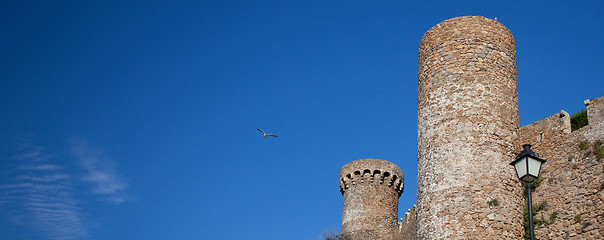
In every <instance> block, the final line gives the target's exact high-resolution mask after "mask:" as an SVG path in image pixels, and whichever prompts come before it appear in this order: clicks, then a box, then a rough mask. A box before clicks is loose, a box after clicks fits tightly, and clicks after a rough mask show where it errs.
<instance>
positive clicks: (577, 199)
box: [517, 97, 604, 239]
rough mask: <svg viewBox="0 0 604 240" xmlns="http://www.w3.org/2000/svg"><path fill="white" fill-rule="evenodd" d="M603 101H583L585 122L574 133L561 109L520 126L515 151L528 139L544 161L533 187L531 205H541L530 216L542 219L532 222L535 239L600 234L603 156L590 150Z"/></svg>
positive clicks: (599, 136) (603, 231)
mask: <svg viewBox="0 0 604 240" xmlns="http://www.w3.org/2000/svg"><path fill="white" fill-rule="evenodd" d="M603 100H604V97H600V98H598V99H594V100H591V101H586V103H588V102H589V105H588V106H587V110H588V119H589V125H587V126H585V127H583V128H581V129H578V130H575V131H573V132H569V131H566V129H567V124H566V122H567V121H570V119H568V118H567V117H568V114H567V113H566V112H564V111H562V112H561V113H562V114H560V113H558V114H555V115H553V116H550V117H548V118H545V119H543V120H540V121H537V122H535V123H533V124H530V125H527V126H524V127H522V128H521V129H520V138H519V141H518V142H517V149H518V150H517V152H520V149H521V147H520V145H522V144H525V143H528V144H532V145H533V147H532V150H533V151H535V152H537V153H539V154H540V155H541V158H543V159H545V160H547V162H546V163H545V164H544V165H543V167H542V171H541V177H542V178H543V180H542V181H541V182H540V184H539V186H538V187H537V188H536V189H535V191H534V192H533V205H538V204H544V206H545V207H544V209H543V210H541V211H539V212H537V214H536V216H535V219H536V220H535V222H538V223H543V224H542V225H539V226H538V225H536V226H535V236H536V238H537V239H603V238H604V190H603V189H602V188H603V187H604V186H603V185H602V184H603V183H604V174H603V170H604V164H603V163H604V159H600V160H598V159H597V157H596V155H595V153H594V150H595V146H594V144H595V143H596V142H598V141H600V142H604V132H603V129H602V123H604V114H602V113H603V112H604V111H603V109H604V104H602V103H603V102H604V101H603ZM542 136H543V137H542ZM582 142H584V143H583V144H584V146H583V149H582V148H581V143H582ZM517 188H518V189H521V188H522V187H521V186H520V183H518V186H517ZM524 201H526V200H524ZM525 206H526V203H525Z"/></svg>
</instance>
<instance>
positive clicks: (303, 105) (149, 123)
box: [0, 1, 604, 240]
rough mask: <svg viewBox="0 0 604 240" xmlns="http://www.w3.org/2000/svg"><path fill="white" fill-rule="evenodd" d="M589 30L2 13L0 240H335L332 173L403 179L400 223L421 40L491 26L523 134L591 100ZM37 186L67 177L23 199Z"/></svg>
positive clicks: (328, 18)
mask: <svg viewBox="0 0 604 240" xmlns="http://www.w3.org/2000/svg"><path fill="white" fill-rule="evenodd" d="M602 10H604V4H603V3H602V2H601V1H575V2H571V1H442V2H441V1H415V2H407V1H373V2H370V1H299V2H294V1H182V2H169V1H166V2H160V1H127V2H125V1H10V2H9V1H5V2H3V3H0V22H1V23H2V24H0V45H1V46H2V47H1V51H2V54H0V64H1V65H2V67H1V68H0V76H2V80H1V81H0V101H1V102H2V104H1V105H0V118H1V119H2V121H0V132H1V133H2V134H1V137H0V153H1V154H2V155H0V156H2V158H3V159H2V161H0V169H3V170H1V171H0V232H2V235H3V236H2V238H6V239H93V240H102V239H116V240H117V239H149V240H153V239H158V240H159V239H183V240H186V239H263V240H266V239H300V240H302V239H318V237H319V236H320V235H321V233H322V232H324V231H331V230H339V228H340V221H341V211H342V196H341V194H340V192H339V189H338V188H339V185H338V174H339V170H340V167H342V166H343V165H344V164H346V163H347V162H350V161H353V160H356V159H360V158H378V159H384V160H388V161H392V162H394V163H396V164H397V165H398V166H400V167H401V169H402V170H403V172H404V173H405V183H406V184H405V192H404V193H403V195H402V197H401V199H400V201H401V203H400V207H399V212H400V213H399V215H401V216H402V215H403V214H404V213H405V211H406V210H407V209H408V208H410V207H411V206H413V204H414V203H415V192H416V188H415V182H416V168H417V163H416V161H417V159H416V135H417V134H416V133H417V129H416V128H417V124H416V122H417V48H418V46H419V42H420V40H421V37H422V36H423V34H424V33H425V32H426V31H427V30H428V29H430V28H431V27H433V26H434V25H436V24H438V23H439V22H441V21H443V20H446V19H448V18H452V17H457V16H464V15H481V16H485V17H488V18H495V17H497V18H498V20H499V21H500V22H501V23H503V24H504V25H506V26H507V27H508V28H509V29H510V30H511V31H512V33H513V34H514V37H515V40H516V49H517V66H518V87H519V95H520V96H519V101H520V122H521V125H526V124H529V123H531V122H534V121H537V120H539V119H542V118H545V117H548V116H550V115H553V114H555V113H557V112H559V111H560V110H561V109H564V110H566V111H568V112H570V113H574V112H578V111H579V110H581V109H582V108H583V107H584V105H583V100H585V99H592V98H596V97H600V96H603V95H604V80H603V78H602V74H601V72H602V56H604V48H603V45H602V43H603V42H604V31H603V30H604V26H603V23H604V21H603V20H602V19H603V18H602V17H603V14H602ZM256 128H261V129H264V130H265V131H266V132H268V133H274V134H276V135H278V136H279V137H278V138H271V139H267V140H265V139H263V138H262V135H261V133H259V132H258V131H256ZM31 153H38V154H41V156H45V157H44V158H36V157H32V154H31ZM28 166H29V168H28ZM31 166H35V167H36V168H35V169H37V170H32V169H34V168H32V167H31ZM43 166H47V167H46V170H43V171H46V172H43V171H42V170H40V169H41V168H43ZM50 166H53V167H50ZM49 169H50V170H49ZM51 173H52V174H51ZM43 176H55V177H56V176H63V177H61V178H60V179H57V178H53V179H52V180H50V179H47V180H45V181H42V180H40V179H39V178H36V179H37V180H35V179H34V177H43ZM30 183H33V185H30ZM37 184H39V185H37ZM45 184H46V185H45ZM42 185H43V186H60V189H63V190H57V191H51V192H46V193H45V195H44V197H40V194H38V193H40V192H39V191H41V190H39V188H35V187H32V186H42ZM116 186H117V187H116ZM112 187H113V188H112ZM57 189H59V188H57ZM100 189H104V190H100ZM24 192H28V193H31V194H30V195H27V194H25V193H24ZM36 196H38V197H40V198H35V197H36ZM59 196H60V197H59ZM15 199H16V200H15ZM36 201H42V202H45V203H53V204H56V205H53V206H57V209H59V210H60V211H59V212H61V213H63V215H61V216H70V217H72V218H70V219H71V220H69V221H68V220H65V219H62V218H59V217H60V216H55V215H51V216H48V215H41V213H43V210H44V209H41V208H33V207H31V206H30V205H27V204H31V203H34V202H36ZM65 202H66V203H67V204H63V203H65ZM49 205H50V204H47V205H44V206H49ZM60 206H68V207H65V208H62V207H60ZM9 208H10V209H13V210H11V211H8V210H7V211H3V210H6V209H9ZM39 216H45V217H46V218H51V219H50V220H53V219H52V218H53V217H56V218H57V219H59V220H57V221H58V222H53V223H48V221H45V220H44V218H40V217H39ZM46 220H49V219H46ZM55 220H56V219H55ZM61 221H63V222H61ZM53 224H54V225H53ZM74 224H76V225H77V226H79V227H77V229H75V228H73V229H71V232H69V231H68V232H67V233H64V232H61V231H63V230H65V229H66V226H70V225H74ZM74 229H75V230H74ZM76 230H77V231H76ZM78 231H79V232H82V233H81V234H78ZM74 232H75V233H74Z"/></svg>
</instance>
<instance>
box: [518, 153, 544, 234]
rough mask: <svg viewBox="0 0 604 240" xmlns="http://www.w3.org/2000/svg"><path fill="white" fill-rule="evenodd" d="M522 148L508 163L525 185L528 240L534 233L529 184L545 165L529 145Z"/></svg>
mask: <svg viewBox="0 0 604 240" xmlns="http://www.w3.org/2000/svg"><path fill="white" fill-rule="evenodd" d="M522 147H523V148H524V149H523V150H522V152H520V154H518V156H516V159H514V161H512V162H511V163H510V165H512V166H514V169H516V175H517V176H518V178H519V179H520V180H521V181H523V182H524V183H525V185H526V201H527V202H528V217H529V232H530V237H531V238H530V239H531V240H534V239H535V232H534V231H533V203H532V202H533V200H532V196H531V183H532V182H533V181H535V180H536V179H537V178H538V177H539V172H541V165H542V164H543V163H545V160H543V159H541V158H540V157H539V154H537V153H536V152H533V151H532V150H531V145H530V144H524V145H522Z"/></svg>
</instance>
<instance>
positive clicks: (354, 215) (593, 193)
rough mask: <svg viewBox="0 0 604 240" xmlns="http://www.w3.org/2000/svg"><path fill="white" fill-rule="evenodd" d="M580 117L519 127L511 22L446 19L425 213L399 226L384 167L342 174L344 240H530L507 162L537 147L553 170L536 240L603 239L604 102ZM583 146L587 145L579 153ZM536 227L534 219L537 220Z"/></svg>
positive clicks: (395, 189)
mask: <svg viewBox="0 0 604 240" xmlns="http://www.w3.org/2000/svg"><path fill="white" fill-rule="evenodd" d="M585 105H586V108H587V115H588V121H589V124H588V125H587V126H584V127H582V128H580V129H578V130H575V131H571V124H570V116H569V114H568V113H567V112H565V111H561V112H560V113H557V114H555V115H553V116H550V117H548V118H545V119H543V120H540V121H537V122H535V123H532V124H529V125H527V126H524V127H520V126H519V120H518V90H517V74H516V48H515V43H514V38H513V36H512V33H511V32H510V31H509V30H508V29H507V28H506V27H505V26H503V25H502V24H501V23H499V22H497V21H496V20H493V19H487V18H484V17H479V16H465V17H457V18H452V19H449V20H445V21H443V22H441V23H439V24H438V25H436V26H434V27H433V28H431V29H430V30H428V32H426V34H425V35H424V36H423V38H422V40H421V43H420V46H419V69H418V124H417V134H418V136H417V148H418V151H417V161H418V164H417V165H418V166H417V175H418V176H417V204H416V205H415V206H413V207H412V208H411V209H410V210H409V212H407V213H406V214H405V216H403V217H402V218H400V220H401V222H398V221H397V220H398V216H397V214H398V199H399V197H400V196H401V194H402V193H403V186H404V182H403V180H404V179H403V177H404V176H403V172H402V171H401V169H400V168H399V167H397V166H396V165H395V164H393V163H391V162H388V161H384V160H375V159H361V160H357V161H353V162H350V163H348V164H346V165H345V166H344V167H342V169H341V171H340V191H341V192H342V195H343V196H344V206H343V213H342V234H343V236H346V237H348V238H350V239H397V240H399V239H400V240H403V239H404V240H407V239H523V237H524V234H525V232H524V227H523V219H524V217H523V209H524V208H525V205H526V199H525V198H524V197H523V191H524V188H523V187H522V186H521V183H520V181H519V180H518V178H517V176H516V173H515V171H514V167H512V166H510V165H509V163H510V162H511V161H512V160H513V159H514V157H515V156H516V155H517V154H518V153H519V152H520V151H521V150H522V147H521V145H523V144H532V145H533V147H532V149H533V150H534V151H535V152H537V153H539V154H540V155H541V157H542V158H543V159H546V160H547V163H545V164H544V166H543V168H542V171H541V176H542V177H543V180H542V181H541V182H540V183H539V187H537V188H536V189H535V190H534V194H533V204H541V207H540V208H539V209H538V212H537V214H536V215H535V219H537V220H540V224H536V225H535V226H536V227H535V234H536V237H537V238H538V239H603V238H604V175H603V170H604V159H597V157H596V154H595V153H594V152H595V151H594V149H595V148H596V147H597V142H599V141H600V142H601V141H604V97H600V98H596V99H593V100H586V101H585ZM580 145H581V147H580ZM537 220H536V221H537Z"/></svg>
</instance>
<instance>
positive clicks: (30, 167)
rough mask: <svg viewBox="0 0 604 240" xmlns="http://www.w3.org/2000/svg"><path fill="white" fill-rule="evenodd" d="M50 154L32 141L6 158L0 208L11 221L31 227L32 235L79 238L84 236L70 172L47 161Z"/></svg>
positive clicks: (65, 238)
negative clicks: (31, 143) (6, 167)
mask: <svg viewBox="0 0 604 240" xmlns="http://www.w3.org/2000/svg"><path fill="white" fill-rule="evenodd" d="M53 157H54V155H52V154H47V153H45V152H44V149H43V148H41V147H37V146H32V145H25V144H24V145H22V146H21V147H20V152H19V153H17V154H16V155H14V156H13V157H12V158H10V159H8V160H9V161H11V162H12V163H13V164H8V166H11V167H12V168H13V169H9V171H6V172H7V176H5V177H6V178H5V179H6V181H3V184H0V209H1V210H2V211H1V212H2V215H5V216H6V217H7V218H8V220H9V221H10V222H12V223H13V224H17V225H20V226H22V227H25V228H29V229H31V231H32V232H34V233H35V234H37V237H36V238H46V239H52V240H72V239H82V238H85V237H87V236H88V231H87V229H86V227H85V220H84V218H83V214H82V211H81V209H80V207H79V205H78V201H77V200H76V198H75V197H73V194H74V188H73V184H72V182H71V181H72V176H71V175H70V174H68V173H66V172H65V170H64V168H63V167H62V166H59V165H56V164H51V163H48V162H49V161H51V160H52V158H53Z"/></svg>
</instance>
